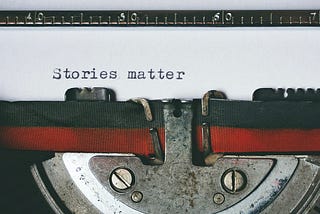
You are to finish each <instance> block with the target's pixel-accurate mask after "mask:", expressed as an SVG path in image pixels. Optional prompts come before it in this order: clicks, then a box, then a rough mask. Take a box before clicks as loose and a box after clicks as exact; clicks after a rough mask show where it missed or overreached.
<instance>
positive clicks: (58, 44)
mask: <svg viewBox="0 0 320 214" xmlns="http://www.w3.org/2000/svg"><path fill="white" fill-rule="evenodd" d="M147 2H149V1H146V0H135V1H124V0H123V1H109V0H107V1H98V0H94V1H73V0H70V1H62V0H58V1H49V0H47V1H40V0H33V1H31V0H29V1H22V0H2V1H1V4H0V9H119V8H121V9H209V8H212V9H213V8H225V9H307V8H308V9H310V8H317V7H318V8H320V1H313V0H310V1H303V2H301V1H298V0H290V1H286V0H283V1H275V0H274V1H273V0H268V1H266V0H261V1H253V0H246V1H243V2H242V3H239V2H238V1H231V2H230V1H228V3H226V1H206V0H202V1H200V2H199V1H192V0H188V1H177V0H176V1H170V2H169V1H167V2H164V1H161V2H160V1H150V2H149V3H150V4H147ZM196 2H197V3H196ZM213 2H214V3H213ZM232 2H233V3H234V4H233V3H232ZM235 2H238V3H235ZM319 38H320V29H319V28H109V27H106V28H77V27H70V28H58V27H55V28H31V27H30V28H5V27H4V28H0V50H1V51H0V66H1V69H0V99H2V100H63V99H64V92H65V91H66V90H67V89H68V88H71V87H85V86H88V87H94V86H96V87H97V86H99V87H109V88H112V89H114V90H115V91H116V93H117V97H118V100H127V99H130V98H132V97H146V98H149V99H162V98H199V97H201V96H202V95H203V94H204V93H205V92H206V91H208V90H210V89H220V90H223V91H225V92H226V93H227V94H228V96H229V97H230V98H234V99H250V98H251V94H252V93H253V91H254V90H255V89H256V88H259V87H314V88H317V87H319V80H318V79H319V77H320V76H319V71H318V69H319V67H320V60H319V53H318V52H319V50H320V42H319ZM66 68H68V69H69V70H72V71H80V77H79V78H78V79H65V78H61V79H59V80H57V79H54V76H55V77H57V74H55V73H54V71H57V69H61V72H62V74H63V71H64V70H65V69H66ZM93 68H94V69H95V70H96V71H97V73H98V74H97V75H99V72H101V71H106V72H107V73H108V75H109V72H110V71H116V72H117V78H116V79H108V78H106V79H101V78H100V79H90V78H89V79H83V78H82V77H81V74H83V72H82V71H92V70H93ZM150 69H153V70H154V71H158V70H159V69H162V70H163V71H166V72H167V71H172V72H175V74H174V75H177V74H178V73H177V72H184V73H185V75H181V77H183V78H182V79H177V76H175V78H173V79H162V80H161V79H160V78H159V76H158V79H150V78H146V79H141V80H133V79H128V71H131V70H134V71H136V72H139V71H144V72H145V74H146V75H150V74H149V73H148V71H149V70H150ZM180 74H182V73H180ZM170 75H171V73H170V74H169V77H171V76H170ZM75 76H77V74H76V73H75ZM103 76H104V75H103ZM104 77H105V76H104ZM149 77H150V76H149Z"/></svg>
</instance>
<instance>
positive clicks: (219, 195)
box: [213, 192, 225, 205]
mask: <svg viewBox="0 0 320 214" xmlns="http://www.w3.org/2000/svg"><path fill="white" fill-rule="evenodd" d="M224 199H225V198H224V195H223V194H222V193H219V192H218V193H216V194H214V196H213V202H214V203H215V204H218V205H220V204H223V202H224Z"/></svg>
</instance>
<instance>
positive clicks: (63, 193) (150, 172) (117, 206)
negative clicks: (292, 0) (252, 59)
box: [0, 10, 320, 214]
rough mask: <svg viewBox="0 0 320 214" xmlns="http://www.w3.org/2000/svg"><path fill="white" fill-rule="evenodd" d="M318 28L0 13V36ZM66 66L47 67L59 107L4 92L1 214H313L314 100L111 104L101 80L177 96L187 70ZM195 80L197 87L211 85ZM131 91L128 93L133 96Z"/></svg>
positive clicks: (319, 192)
mask: <svg viewBox="0 0 320 214" xmlns="http://www.w3.org/2000/svg"><path fill="white" fill-rule="evenodd" d="M319 24H320V15H319V10H170V11H167V10H166V11H165V10H157V11H156V10H150V11H148V10H141V11H138V10H137V11H136V10H130V11H118V10H117V11H115V10H112V11H104V10H95V11H93V10H83V11H72V10H68V11H62V10H59V11H54V10H45V11H26V10H23V11H15V10H10V11H9V10H3V11H0V26H1V27H2V28H1V29H2V30H3V29H6V30H8V29H14V31H24V29H28V28H37V29H46V30H48V29H49V31H50V30H53V31H54V30H56V29H57V28H65V29H69V28H71V29H79V28H81V29H86V31H88V32H90V30H91V29H95V28H94V27H105V28H103V29H104V30H105V31H107V30H108V27H110V28H112V29H114V28H113V27H115V28H116V29H120V30H121V29H123V28H125V29H127V28H130V29H133V31H136V30H137V29H138V31H139V35H138V36H139V37H140V36H141V35H143V33H144V32H143V31H145V29H148V27H149V28H152V29H153V28H155V29H156V28H158V27H159V28H171V29H181V28H182V27H185V28H183V29H189V28H192V29H193V30H194V32H197V28H201V29H202V30H203V29H205V30H206V29H212V28H214V29H218V31H219V30H224V29H230V28H232V27H236V28H235V29H238V28H239V29H240V28H242V27H245V28H247V29H249V30H250V29H252V28H259V27H261V28H259V29H262V31H260V32H262V33H264V32H268V30H269V29H273V28H276V27H290V29H306V27H307V28H308V29H309V28H311V27H314V28H315V29H316V28H317V27H318V26H319ZM91 27H92V28H91ZM187 27H188V28H187ZM267 27H270V28H267ZM302 27H304V28H302ZM1 29H0V30H1ZM139 29H140V30H141V31H142V32H141V31H140V30H139ZM232 29H234V28H232ZM286 29H287V28H286ZM290 29H289V30H290ZM218 31H217V32H218ZM76 33H83V32H79V31H77V30H76ZM146 33H147V32H146ZM189 33H190V32H189ZM306 39H308V38H306ZM163 41H164V40H161V41H160V42H159V43H160V44H159V45H163ZM49 42H50V41H49ZM306 42H308V41H306ZM314 42H316V41H314ZM0 44H2V45H3V47H4V48H5V50H9V49H10V45H8V47H5V43H0ZM64 44H66V43H64ZM256 45H257V44H256ZM96 47H98V46H96ZM151 47H153V45H151ZM75 49H77V47H75ZM81 50H82V49H81ZM248 51H250V50H248ZM151 52H152V50H151V51H150V53H144V52H139V53H136V52H135V51H134V52H133V55H135V54H139V55H140V56H141V57H142V58H143V57H144V56H146V55H144V54H152V53H151ZM63 54H66V53H62V55H63ZM87 54H90V55H94V54H95V53H90V52H88V53H87ZM288 54H290V51H288ZM156 55H157V54H156ZM119 56H120V52H115V53H114V57H115V58H116V57H119ZM157 56H158V57H159V58H160V59H159V60H160V61H161V60H162V59H161V57H162V56H160V55H157ZM186 56H188V54H186ZM20 57H21V56H20ZM26 57H27V56H26ZM226 57H227V58H228V56H226ZM6 59H9V57H8V58H5V60H6ZM61 59H62V58H61ZM2 60H3V59H2ZM185 60H186V61H188V60H192V59H188V58H186V59H185ZM206 60H209V59H204V61H206ZM305 60H307V59H305ZM311 60H313V59H311ZM280 61H281V60H280ZM26 62H27V63H28V61H26ZM27 63H26V64H27ZM119 63H120V61H119ZM230 63H232V62H230ZM283 63H287V62H283ZM293 63H294V62H293ZM20 66H22V67H23V65H20ZM26 66H28V65H26ZM32 66H34V65H32ZM75 67H76V66H74V67H73V68H70V67H68V66H64V65H56V67H52V69H51V70H50V73H49V76H50V81H52V82H53V83H54V84H56V85H57V87H60V89H59V90H60V91H61V90H62V89H65V93H64V94H61V96H63V95H64V99H65V100H64V101H61V100H59V101H57V100H56V99H54V98H53V99H52V100H50V99H49V100H48V99H47V101H43V100H46V98H42V100H38V101H33V100H37V99H36V98H33V97H32V98H30V99H29V100H23V99H19V98H12V99H11V98H10V97H9V96H10V94H11V91H10V90H8V91H5V87H8V85H5V86H4V89H3V90H4V92H3V94H5V95H2V97H1V99H2V100H3V101H0V147H1V160H2V163H1V169H2V175H1V177H2V178H1V179H0V180H1V181H2V182H1V183H2V185H3V187H2V190H1V202H2V205H1V207H3V208H2V210H3V213H80V214H82V213H312V214H313V213H320V156H319V152H320V130H319V128H320V122H319V119H318V118H319V116H320V91H319V90H317V89H313V88H288V89H283V88H259V89H257V90H255V91H252V93H253V94H252V99H251V100H249V99H246V100H242V99H241V100H240V99H228V97H227V96H226V94H225V93H224V92H223V91H221V90H208V91H207V92H205V91H204V93H203V94H202V95H201V94H199V95H198V96H196V97H191V96H190V95H189V94H188V92H183V91H182V92H181V93H187V94H184V95H183V96H184V97H188V98H187V99H185V98H181V97H173V98H170V99H158V97H156V98H155V99H154V98H152V97H151V98H149V97H148V99H146V98H131V99H126V100H123V99H120V100H119V101H118V100H117V97H118V96H119V95H120V97H121V94H119V93H118V92H117V91H118V90H117V88H116V89H115V90H114V88H113V87H112V85H113V84H114V85H117V84H118V83H117V82H112V81H118V80H119V81H120V80H123V81H124V83H125V84H127V83H128V81H129V82H130V81H131V82H130V83H128V86H127V88H126V85H125V84H124V85H121V87H122V88H123V91H126V90H127V91H130V90H133V89H135V87H136V88H141V87H140V86H141V85H143V84H145V82H144V81H148V83H147V84H149V86H150V84H151V85H152V84H154V85H155V86H154V87H150V90H166V88H161V89H157V87H158V86H157V85H159V84H160V83H161V84H162V82H161V81H164V82H170V81H174V82H172V85H173V87H174V86H175V85H176V86H177V87H180V86H179V85H181V82H183V81H189V80H188V78H189V79H190V76H188V75H189V74H190V71H187V70H186V69H185V68H180V69H172V68H160V66H159V68H158V67H157V68H150V67H149V68H147V69H139V68H133V69H129V70H128V69H127V70H126V71H125V72H122V73H121V72H120V71H118V70H117V69H115V68H110V69H109V70H107V69H102V68H101V69H100V68H96V67H93V66H92V67H90V69H87V68H84V69H78V68H75ZM200 67H201V66H200ZM35 69H38V68H35ZM220 69H221V68H220ZM200 70H201V68H200ZM4 72H10V69H9V71H4ZM239 72H240V71H239ZM0 73H1V72H0ZM27 73H28V72H25V73H23V74H18V75H22V76H23V77H26V78H27V77H28V75H27ZM30 73H31V72H30ZM6 75H8V74H6ZM6 75H5V76H6ZM41 75H42V73H37V76H38V77H39V78H38V80H37V81H40V82H41V81H42V76H41ZM206 75H207V76H203V77H202V79H203V80H205V79H209V80H210V81H211V80H212V79H222V78H221V76H220V77H219V76H218V75H216V73H212V75H211V74H210V72H207V73H206ZM193 77H194V76H193ZM275 77H276V75H275ZM32 78H35V76H32ZM243 78H246V77H243ZM288 78H289V77H288ZM124 79H125V80H124ZM289 79H290V78H289ZM23 81H27V80H23ZM23 81H21V82H23ZM61 81H63V82H67V81H77V82H72V83H71V85H72V84H73V85H75V84H78V83H82V84H89V83H90V85H93V86H95V85H94V84H95V82H94V81H100V82H99V84H101V83H102V82H103V81H106V82H105V83H104V85H107V84H110V85H111V87H109V88H106V87H68V86H69V83H70V82H68V84H62V85H60V86H59V84H60V82H61ZM80 81H83V82H80ZM132 81H134V84H133V85H130V84H131V83H132ZM150 81H151V83H150ZM152 81H154V82H152ZM190 81H191V80H190ZM192 81H193V80H192ZM221 81H222V82H223V84H224V80H221ZM248 81H249V80H248ZM275 81H276V80H275ZM8 82H10V80H8ZM200 82H201V81H200ZM3 84H5V81H3ZM33 84H36V83H33ZM39 84H41V83H39ZM122 84H123V83H122ZM197 84H199V81H198V83H197ZM200 84H201V83H200ZM204 84H206V83H204ZM172 85H170V87H171V86H172ZM187 85H188V87H189V88H191V89H192V88H196V87H198V86H197V85H190V83H188V84H187ZM107 87H108V86H107ZM170 87H168V88H167V89H168V90H171V88H170ZM213 87H214V86H213ZM244 87H245V86H244ZM142 88H143V87H142ZM219 88H221V86H219ZM191 89H190V90H191ZM23 90H25V89H23ZM43 90H44V89H43ZM50 90H54V89H50ZM140 90H142V89H136V90H135V91H133V92H132V93H133V94H135V95H136V96H138V97H139V96H141V94H139V92H140ZM143 90H146V91H147V90H149V89H148V88H143ZM41 93H42V92H41V91H39V94H41ZM43 93H44V92H43ZM57 93H58V92H57ZM159 93H160V92H159ZM0 94H1V93H0ZM116 95H117V96H116ZM228 95H229V96H231V94H229V93H228ZM12 96H15V95H14V94H12ZM159 96H161V95H159ZM248 96H249V95H248ZM8 97H9V98H8ZM6 98H7V99H6ZM13 101H14V102H13ZM0 209H1V208H0Z"/></svg>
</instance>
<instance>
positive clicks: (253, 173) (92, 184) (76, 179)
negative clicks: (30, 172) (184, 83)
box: [34, 104, 320, 214]
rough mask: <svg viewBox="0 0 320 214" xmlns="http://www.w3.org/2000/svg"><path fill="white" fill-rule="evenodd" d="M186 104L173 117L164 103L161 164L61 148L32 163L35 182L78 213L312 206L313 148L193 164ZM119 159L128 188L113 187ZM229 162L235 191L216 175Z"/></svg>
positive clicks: (315, 194)
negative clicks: (242, 182) (241, 180)
mask: <svg viewBox="0 0 320 214" xmlns="http://www.w3.org/2000/svg"><path fill="white" fill-rule="evenodd" d="M190 107H191V106H190V104H183V108H182V114H181V115H182V116H181V117H178V118H176V117H175V116H173V111H174V108H173V107H172V106H170V105H167V107H166V108H165V112H164V113H165V118H166V160H165V164H164V165H161V166H148V165H143V164H142V163H141V161H140V159H139V158H137V157H135V156H133V155H126V156H123V155H119V154H118V155H110V154H83V153H65V154H57V155H56V157H55V158H53V159H51V160H48V161H46V162H44V163H43V164H42V165H41V167H43V170H42V172H40V173H37V170H38V168H39V167H35V168H34V175H37V176H39V178H40V179H38V184H39V186H40V187H41V186H42V188H41V189H42V191H43V193H44V194H45V196H46V199H47V200H48V201H49V203H50V205H51V207H53V208H54V210H55V212H56V213H69V212H74V213H81V214H84V213H154V212H155V211H161V212H162V213H184V212H186V211H188V212H189V213H199V212H201V213H260V212H262V213H317V212H318V211H317V209H318V208H317V207H315V204H316V203H317V200H318V198H319V196H320V192H319V188H320V179H319V176H320V170H319V163H320V161H319V158H318V157H317V156H309V157H307V156H294V155H292V156H255V157H253V156H252V157H248V156H225V157H224V158H222V159H220V160H218V161H217V162H216V163H215V164H214V165H213V166H210V167H204V166H194V165H193V164H192V157H191V156H192V152H191V131H190V130H191V126H190V120H191V115H192V114H191V112H192V111H191V108H190ZM118 167H125V168H129V169H130V170H132V171H133V173H134V175H135V181H136V182H135V184H134V185H133V186H132V188H130V189H128V191H125V192H117V191H115V190H114V189H112V186H111V184H110V176H111V172H112V171H113V170H114V169H116V168H118ZM232 168H236V169H239V170H242V171H243V172H244V173H245V175H246V176H247V184H246V187H245V188H244V189H243V190H242V191H240V192H237V193H236V194H233V193H230V192H228V191H226V190H225V189H224V187H223V185H222V183H221V182H222V176H223V174H224V172H225V171H226V170H228V169H232ZM40 171H41V170H40ZM43 177H47V180H45V179H42V178H43ZM50 186H51V187H50ZM134 191H140V192H142V194H143V199H142V201H141V202H139V203H135V202H132V200H131V194H132V193H133V192H134ZM52 193H56V195H55V194H52ZM216 193H220V194H222V195H223V196H224V201H223V203H221V204H216V203H214V200H213V197H214V195H215V194H216ZM61 201H63V203H61ZM61 204H62V205H63V206H61Z"/></svg>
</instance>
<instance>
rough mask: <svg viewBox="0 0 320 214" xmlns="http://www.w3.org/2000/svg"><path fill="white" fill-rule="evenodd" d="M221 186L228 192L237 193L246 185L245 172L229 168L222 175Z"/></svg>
mask: <svg viewBox="0 0 320 214" xmlns="http://www.w3.org/2000/svg"><path fill="white" fill-rule="evenodd" d="M221 181H222V186H223V188H224V189H225V190H226V191H227V192H229V193H232V194H234V193H237V192H240V191H241V190H243V189H244V188H245V187H246V185H247V177H246V175H245V173H244V172H243V171H241V170H238V169H229V170H227V171H226V172H225V173H224V174H223V175H222V179H221Z"/></svg>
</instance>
